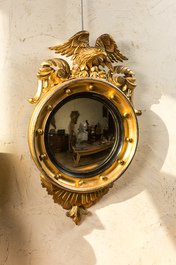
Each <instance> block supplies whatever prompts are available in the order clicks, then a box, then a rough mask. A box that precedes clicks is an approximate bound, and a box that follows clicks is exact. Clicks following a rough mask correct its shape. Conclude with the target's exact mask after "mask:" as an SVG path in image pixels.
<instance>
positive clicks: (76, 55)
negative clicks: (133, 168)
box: [28, 31, 141, 224]
mask: <svg viewBox="0 0 176 265" xmlns="http://www.w3.org/2000/svg"><path fill="white" fill-rule="evenodd" d="M88 37H89V33H88V32H87V31H81V32H78V33H76V34H75V35H74V36H73V37H71V38H70V39H69V40H68V41H66V42H65V43H64V44H61V45H58V46H55V47H52V48H50V49H52V50H55V52H56V53H61V54H66V55H67V56H72V60H73V65H74V66H73V67H72V69H71V68H70V66H69V64H68V63H67V62H66V61H65V60H63V59H62V58H54V59H49V60H47V61H45V62H43V63H42V65H41V68H39V72H38V73H37V76H38V79H39V80H38V91H37V94H36V95H35V97H34V98H31V99H30V100H29V101H30V103H37V102H38V103H37V105H36V107H35V109H34V111H33V114H32V116H31V121H30V125H29V137H28V139H29V147H30V151H31V155H32V157H33V160H34V162H35V163H36V165H37V167H38V168H39V170H40V172H41V181H42V185H43V187H45V188H46V189H47V191H48V193H49V194H51V195H53V198H54V201H55V202H57V203H59V204H61V205H62V207H63V208H64V209H69V210H70V211H69V212H68V213H67V216H70V217H72V219H73V221H74V222H75V223H76V224H78V223H79V221H80V218H81V215H82V214H87V213H88V211H87V208H88V207H90V206H91V205H92V204H93V203H95V202H97V201H98V200H100V199H101V197H102V196H103V195H104V194H106V193H107V192H108V190H109V188H110V187H112V185H113V183H114V181H115V180H117V179H118V178H119V177H120V176H121V175H122V174H123V173H124V172H125V170H126V169H127V168H128V166H129V165H130V163H131V161H132V159H133V157H134V154H135V151H136V148H137V142H138V124H137V118H136V115H140V114H141V111H138V110H136V109H135V108H134V106H133V93H134V88H135V87H136V84H135V81H136V79H135V78H134V73H133V72H132V71H131V69H129V68H128V67H126V66H122V65H118V66H115V67H114V66H113V65H112V63H113V62H114V61H116V62H117V61H123V60H127V58H126V57H125V56H124V55H123V54H122V53H121V52H120V50H119V49H118V47H117V44H116V43H115V41H114V40H113V38H112V37H111V36H110V35H108V34H104V35H102V36H100V37H99V38H98V39H97V41H96V45H95V47H90V46H89V42H88ZM105 66H107V67H108V68H109V70H108V73H106V72H105V71H104V70H103V67H105ZM42 93H45V95H44V96H43V97H42V98H41V96H42Z"/></svg>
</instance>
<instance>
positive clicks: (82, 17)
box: [81, 0, 84, 30]
mask: <svg viewBox="0 0 176 265" xmlns="http://www.w3.org/2000/svg"><path fill="white" fill-rule="evenodd" d="M81 19H82V30H84V15H83V0H81Z"/></svg>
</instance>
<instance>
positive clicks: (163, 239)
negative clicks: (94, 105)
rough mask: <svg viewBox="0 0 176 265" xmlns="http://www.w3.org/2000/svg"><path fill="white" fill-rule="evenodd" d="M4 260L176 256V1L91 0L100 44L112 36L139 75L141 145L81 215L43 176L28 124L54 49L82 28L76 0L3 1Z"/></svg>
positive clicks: (89, 12)
mask: <svg viewBox="0 0 176 265" xmlns="http://www.w3.org/2000/svg"><path fill="white" fill-rule="evenodd" d="M0 21H1V23H0V62H1V63H0V80H1V97H0V106H1V115H0V124H1V130H0V150H1V153H0V192H1V193H0V206H1V210H0V236H1V241H0V253H1V254H0V264H5V265H12V264H13V265H19V264H25V265H28V264H32V265H52V264H58V265H65V264H67V265H78V264H83V265H90V264H91V265H95V264H96V265H105V264H111V265H117V264H118V265H127V264H130V265H139V264H142V265H148V264H149V265H150V264H155V265H156V264H157V265H168V264H170V265H173V264H176V221H175V220H176V175H175V172H176V162H175V157H176V149H175V146H176V137H175V132H176V122H175V120H176V73H175V69H176V49H175V41H176V23H175V21H176V2H175V0H170V1H164V0H163V1H159V0H149V1H140V0H126V1H116V0H106V1H105V0H104V1H103V0H89V1H84V24H85V29H87V30H88V31H89V32H90V43H91V45H93V44H94V43H95V40H96V38H97V37H98V36H100V35H101V34H103V33H109V34H111V35H112V36H113V37H114V39H115V40H116V41H117V43H118V46H119V48H120V50H121V51H122V52H123V53H124V54H125V55H126V56H127V57H128V58H129V61H127V62H125V64H126V65H127V66H128V67H130V68H131V69H132V70H133V71H134V72H135V73H136V78H137V83H138V87H137V88H136V91H135V106H136V107H137V108H140V109H143V116H142V117H139V127H140V141H139V146H138V152H137V154H136V156H135V159H134V161H133V163H132V164H131V166H130V168H129V169H128V171H127V172H126V173H125V174H124V175H123V176H122V177H121V178H120V179H119V180H118V181H117V182H116V183H115V185H114V187H113V189H112V190H111V191H110V192H109V193H108V195H106V196H105V197H104V198H103V199H102V200H101V201H100V202H99V203H97V204H96V205H94V206H93V207H92V208H91V209H90V211H91V213H92V214H91V215H89V216H86V217H84V218H83V219H84V220H83V222H82V224H81V225H80V226H75V225H74V223H73V222H72V221H71V220H70V219H69V218H67V217H66V216H65V210H63V209H62V208H61V207H60V206H58V205H56V204H54V203H53V200H52V197H51V196H48V195H47V193H46V191H45V189H43V188H42V187H41V184H40V177H39V176H40V173H39V171H38V170H37V168H36V167H35V165H34V163H33V161H32V159H31V157H30V153H29V149H28V143H27V131H28V124H29V120H30V116H31V114H32V111H33V109H34V106H33V105H30V104H29V103H28V101H27V99H28V98H29V97H32V96H33V95H34V94H35V93H36V89H37V78H36V72H37V71H38V68H39V66H40V63H41V62H43V61H44V60H45V59H49V58H53V57H55V56H56V55H55V54H54V53H53V52H52V51H50V50H48V49H47V47H49V46H53V45H57V44H60V43H62V42H64V41H65V40H67V39H68V38H69V37H70V36H72V35H73V34H75V33H76V32H77V31H79V30H81V24H80V23H81V13H80V1H78V0H73V1H69V0H64V1H62V0H51V1H48V0H47V1H46V0H37V1H34V0H28V1H23V0H16V1H13V0H2V1H1V2H0Z"/></svg>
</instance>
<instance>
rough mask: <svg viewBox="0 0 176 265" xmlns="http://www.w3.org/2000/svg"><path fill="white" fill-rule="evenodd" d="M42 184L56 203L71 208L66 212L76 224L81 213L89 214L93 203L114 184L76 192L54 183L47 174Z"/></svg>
mask: <svg viewBox="0 0 176 265" xmlns="http://www.w3.org/2000/svg"><path fill="white" fill-rule="evenodd" d="M40 177H41V182H42V186H43V187H44V188H46V189H47V191H48V194H50V195H52V196H53V200H54V202H55V203H59V204H60V205H61V206H62V207H63V208H64V209H67V210H70V211H69V212H67V213H66V215H67V216H68V217H71V218H72V220H73V221H74V222H75V224H76V225H78V224H79V222H80V220H81V215H83V214H84V215H85V214H88V210H86V209H85V208H89V207H90V206H91V205H92V204H95V203H96V202H98V201H99V200H100V199H101V198H102V197H103V196H104V195H105V194H107V193H108V191H109V188H112V186H113V184H111V185H109V186H108V187H106V188H103V189H101V190H98V191H93V192H90V193H76V192H71V191H67V190H64V189H63V188H60V187H58V186H56V185H54V184H52V183H51V182H50V181H49V180H48V179H47V178H46V177H45V176H43V175H41V176H40Z"/></svg>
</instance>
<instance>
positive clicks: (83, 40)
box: [49, 31, 89, 56]
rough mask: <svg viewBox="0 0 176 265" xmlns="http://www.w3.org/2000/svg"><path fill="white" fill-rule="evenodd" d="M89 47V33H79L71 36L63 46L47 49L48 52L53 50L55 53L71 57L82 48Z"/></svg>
mask: <svg viewBox="0 0 176 265" xmlns="http://www.w3.org/2000/svg"><path fill="white" fill-rule="evenodd" d="M88 46H89V32H88V31H80V32H77V33H76V34H75V35H73V36H72V37H71V38H70V39H69V40H67V41H66V42H64V43H63V44H60V45H57V46H54V47H49V49H50V50H55V53H61V55H66V56H71V55H73V54H74V52H75V50H77V49H78V48H80V47H82V48H85V47H88Z"/></svg>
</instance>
